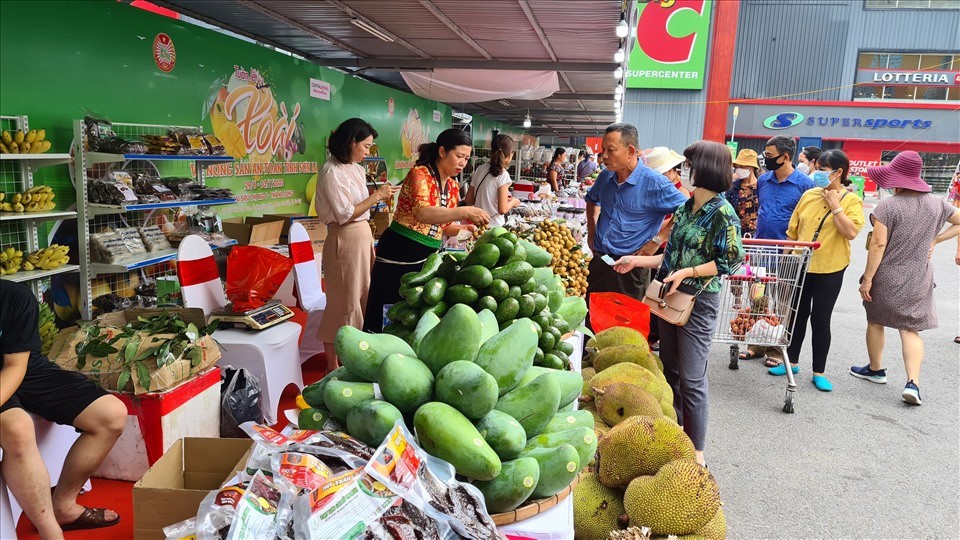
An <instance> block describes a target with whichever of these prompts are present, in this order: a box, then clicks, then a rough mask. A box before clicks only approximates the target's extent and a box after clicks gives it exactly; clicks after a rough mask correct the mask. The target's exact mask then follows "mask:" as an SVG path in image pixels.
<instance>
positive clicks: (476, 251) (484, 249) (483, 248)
mask: <svg viewBox="0 0 960 540" xmlns="http://www.w3.org/2000/svg"><path fill="white" fill-rule="evenodd" d="M499 260H500V248H498V247H497V246H496V245H495V244H493V243H492V242H491V243H483V244H480V245H475V246H474V248H473V251H471V252H470V253H469V254H468V255H467V258H466V259H464V261H463V265H462V266H463V268H469V267H470V266H473V265H479V266H483V267H485V268H488V269H489V268H493V267H494V266H496V265H497V261H499ZM461 272H462V270H461ZM464 283H466V282H464Z"/></svg>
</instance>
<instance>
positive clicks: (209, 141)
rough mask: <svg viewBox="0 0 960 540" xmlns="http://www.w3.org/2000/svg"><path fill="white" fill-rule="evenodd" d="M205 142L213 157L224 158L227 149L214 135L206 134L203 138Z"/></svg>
mask: <svg viewBox="0 0 960 540" xmlns="http://www.w3.org/2000/svg"><path fill="white" fill-rule="evenodd" d="M203 142H204V143H206V145H207V152H208V153H209V154H210V155H211V156H222V155H225V154H226V153H227V149H226V148H225V147H224V146H223V143H222V142H220V139H218V138H217V136H216V135H214V134H212V133H207V134H205V135H204V136H203Z"/></svg>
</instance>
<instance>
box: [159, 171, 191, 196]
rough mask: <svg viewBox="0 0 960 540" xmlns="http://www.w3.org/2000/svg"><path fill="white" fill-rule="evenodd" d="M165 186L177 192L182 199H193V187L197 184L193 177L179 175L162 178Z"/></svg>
mask: <svg viewBox="0 0 960 540" xmlns="http://www.w3.org/2000/svg"><path fill="white" fill-rule="evenodd" d="M161 182H162V183H163V185H164V186H166V187H167V189H169V190H170V191H173V192H174V193H176V194H177V197H179V198H180V200H181V201H192V200H193V193H192V191H191V188H192V187H193V186H194V185H196V184H195V183H194V180H193V178H184V177H179V176H170V177H167V178H163V179H162V180H161Z"/></svg>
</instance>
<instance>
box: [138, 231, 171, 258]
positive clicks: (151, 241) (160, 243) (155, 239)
mask: <svg viewBox="0 0 960 540" xmlns="http://www.w3.org/2000/svg"><path fill="white" fill-rule="evenodd" d="M137 232H139V233H140V239H141V240H142V241H143V246H144V247H145V248H147V251H149V252H154V251H160V250H164V249H173V246H172V245H170V241H169V240H167V236H166V235H165V234H163V231H161V230H160V227H158V226H157V225H154V226H152V227H140V228H139V229H137Z"/></svg>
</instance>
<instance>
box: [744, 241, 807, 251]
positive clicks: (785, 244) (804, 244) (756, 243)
mask: <svg viewBox="0 0 960 540" xmlns="http://www.w3.org/2000/svg"><path fill="white" fill-rule="evenodd" d="M742 242H743V245H745V246H771V247H795V248H796V247H808V248H813V249H820V242H797V241H794V240H768V239H766V238H744V239H743V240H742Z"/></svg>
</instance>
